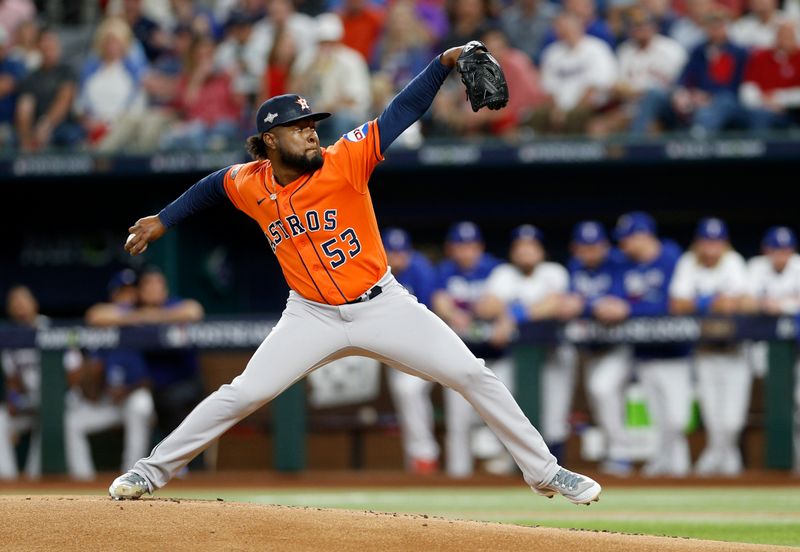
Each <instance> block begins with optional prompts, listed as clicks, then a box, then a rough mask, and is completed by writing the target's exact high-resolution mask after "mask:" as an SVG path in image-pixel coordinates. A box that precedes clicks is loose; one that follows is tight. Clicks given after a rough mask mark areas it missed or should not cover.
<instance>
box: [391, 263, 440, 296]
mask: <svg viewBox="0 0 800 552" xmlns="http://www.w3.org/2000/svg"><path fill="white" fill-rule="evenodd" d="M394 276H395V278H397V281H398V282H400V283H401V284H402V285H403V287H404V288H406V289H407V290H408V291H409V292H410V293H411V294H412V295H415V296H416V297H417V299H418V300H419V302H420V303H422V304H423V305H425V306H427V307H430V306H431V295H433V291H434V289H436V280H437V275H436V269H435V268H434V267H433V264H432V263H431V262H430V261H429V260H428V258H427V257H426V256H425V255H423V254H422V253H419V252H417V251H412V252H411V261H410V262H409V263H408V266H407V267H406V269H405V270H404V271H402V272H397V273H395V275H394Z"/></svg>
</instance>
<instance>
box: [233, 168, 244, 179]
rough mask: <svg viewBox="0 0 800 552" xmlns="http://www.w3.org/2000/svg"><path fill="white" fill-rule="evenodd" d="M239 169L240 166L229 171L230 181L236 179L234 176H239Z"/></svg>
mask: <svg viewBox="0 0 800 552" xmlns="http://www.w3.org/2000/svg"><path fill="white" fill-rule="evenodd" d="M241 168H242V166H241V165H235V166H234V167H233V168H232V169H231V180H234V179H235V178H236V175H237V174H239V169H241Z"/></svg>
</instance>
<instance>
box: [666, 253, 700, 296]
mask: <svg viewBox="0 0 800 552" xmlns="http://www.w3.org/2000/svg"><path fill="white" fill-rule="evenodd" d="M696 266H697V261H696V260H695V256H694V253H692V252H691V251H687V252H686V253H684V254H683V255H681V258H680V259H679V260H678V265H677V266H676V267H675V273H674V274H673V275H672V281H671V282H670V285H669V295H670V297H674V298H675V299H694V298H695V286H694V283H695V282H694V280H695V272H696V270H695V269H696Z"/></svg>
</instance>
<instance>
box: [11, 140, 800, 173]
mask: <svg viewBox="0 0 800 552" xmlns="http://www.w3.org/2000/svg"><path fill="white" fill-rule="evenodd" d="M391 152H392V155H391V156H389V157H387V160H386V162H385V163H383V164H382V165H385V166H386V167H387V168H391V169H397V170H413V169H416V168H419V167H448V166H468V165H485V166H515V165H531V164H549V163H555V164H559V163H608V162H622V163H625V162H642V161H647V162H660V161H664V162H666V161H703V160H730V159H796V158H797V156H798V155H800V140H797V139H791V138H786V139H761V138H752V137H727V138H720V139H717V140H694V139H691V138H686V139H672V140H670V139H666V140H648V141H635V142H633V141H631V142H628V141H602V142H601V141H595V140H552V139H550V140H528V141H524V142H521V143H519V144H515V145H511V144H506V143H502V142H499V141H480V142H464V141H459V142H456V141H446V142H435V141H429V142H427V143H425V144H424V145H423V146H422V147H420V148H416V149H408V148H402V147H400V146H399V145H394V146H392V148H391ZM246 160H247V159H246V156H245V155H244V152H243V151H242V150H241V149H234V150H228V151H219V152H163V153H156V154H154V155H152V156H125V155H100V154H96V153H85V152H72V153H45V154H23V155H19V156H15V157H13V158H12V157H0V175H2V177H0V180H2V179H3V178H9V177H10V178H14V177H16V178H24V177H41V176H85V175H109V174H160V173H187V172H210V171H212V170H216V169H218V168H220V167H226V166H228V165H233V164H236V163H241V162H243V161H246Z"/></svg>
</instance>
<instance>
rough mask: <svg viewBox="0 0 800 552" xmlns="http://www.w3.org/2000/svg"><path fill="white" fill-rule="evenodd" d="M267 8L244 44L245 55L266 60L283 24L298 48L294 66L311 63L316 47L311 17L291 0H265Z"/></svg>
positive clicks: (304, 65) (314, 28)
mask: <svg viewBox="0 0 800 552" xmlns="http://www.w3.org/2000/svg"><path fill="white" fill-rule="evenodd" d="M267 12H268V13H267V16H266V17H264V19H262V20H261V21H259V22H257V23H256V24H255V25H254V26H253V34H252V36H251V37H250V40H249V41H248V44H247V56H248V57H249V56H251V55H252V56H254V59H259V60H266V59H267V58H268V56H269V53H270V52H271V51H272V49H273V44H274V42H275V36H276V35H277V33H278V30H279V29H281V28H284V32H288V33H289V34H290V35H291V37H292V42H293V43H294V47H295V49H296V50H297V54H296V60H295V63H296V68H297V70H303V69H304V68H305V67H307V66H308V64H309V63H311V60H312V59H313V58H314V53H315V52H316V50H317V37H316V29H317V27H316V25H315V24H314V19H313V18H311V17H309V16H308V15H306V14H304V13H299V12H297V11H295V6H294V2H293V1H292V0H268V3H267Z"/></svg>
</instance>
